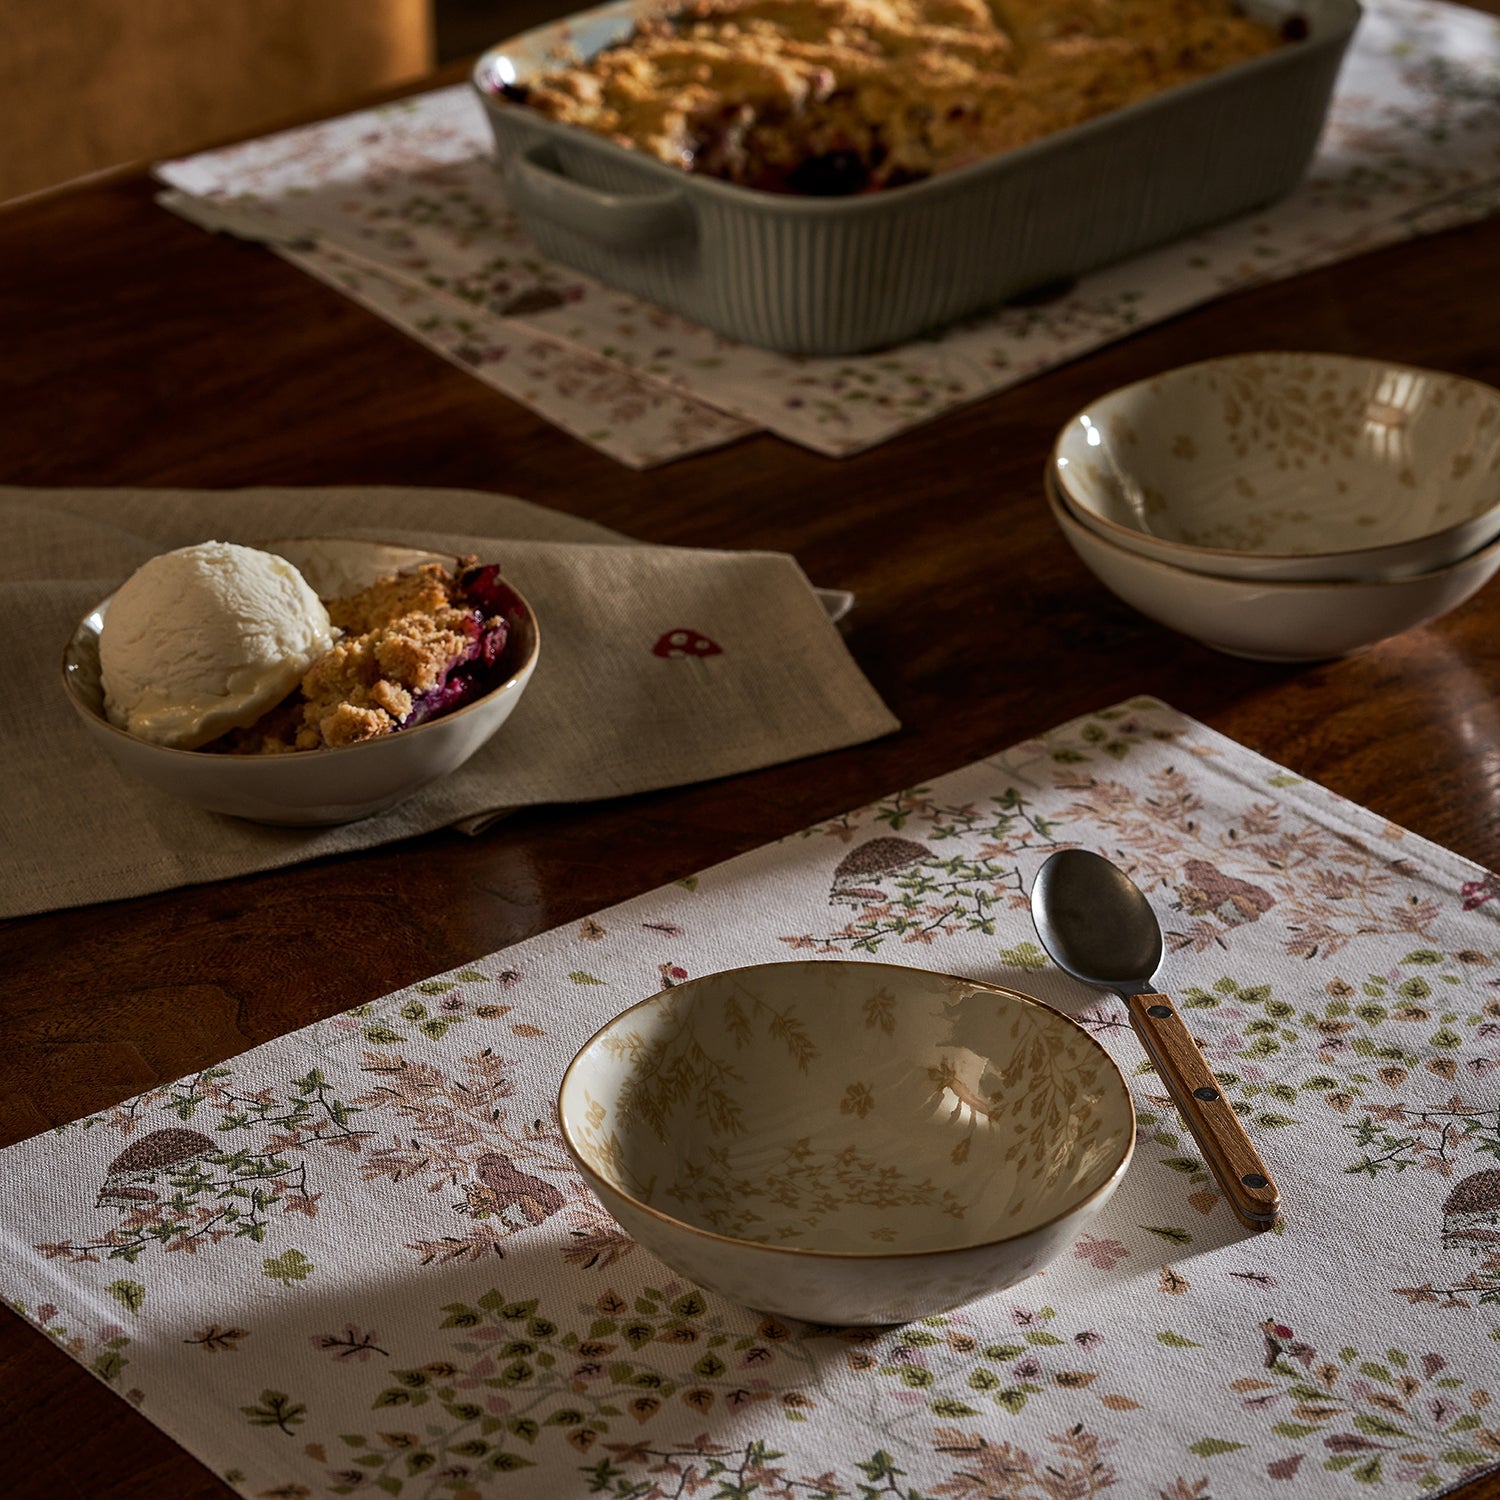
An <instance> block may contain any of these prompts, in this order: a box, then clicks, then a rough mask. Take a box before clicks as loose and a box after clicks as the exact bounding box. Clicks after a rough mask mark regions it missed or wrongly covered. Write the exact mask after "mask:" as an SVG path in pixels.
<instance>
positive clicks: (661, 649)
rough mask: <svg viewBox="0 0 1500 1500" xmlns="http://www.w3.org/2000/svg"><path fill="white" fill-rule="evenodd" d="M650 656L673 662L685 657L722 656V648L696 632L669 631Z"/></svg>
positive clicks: (653, 648) (654, 647)
mask: <svg viewBox="0 0 1500 1500" xmlns="http://www.w3.org/2000/svg"><path fill="white" fill-rule="evenodd" d="M651 654H652V655H653V656H662V657H666V658H668V659H669V660H675V659H677V658H680V657H686V656H722V655H723V654H724V648H723V647H722V646H721V645H719V643H718V642H717V641H711V640H709V638H708V637H707V636H706V635H699V633H698V632H697V631H696V630H669V631H667V633H666V634H665V635H663V636H662V637H661V639H660V640H658V641H657V643H656V644H655V645H654V646H653V647H652V648H651Z"/></svg>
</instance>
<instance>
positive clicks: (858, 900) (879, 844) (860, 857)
mask: <svg viewBox="0 0 1500 1500" xmlns="http://www.w3.org/2000/svg"><path fill="white" fill-rule="evenodd" d="M931 858H932V850H930V849H929V848H928V847H927V846H926V845H925V844H919V843H917V842H916V840H915V839H898V838H889V837H887V838H878V839H870V840H868V841H867V842H865V843H863V844H861V845H860V846H859V847H858V848H857V849H851V850H850V851H849V852H848V853H847V854H846V855H845V856H844V857H843V859H841V860H840V861H839V864H838V868H837V869H836V870H834V872H833V889H832V890H831V891H830V892H829V894H828V904H829V905H830V906H832V905H833V903H834V902H836V901H847V902H848V903H849V904H850V905H852V906H862V905H863V904H864V903H865V902H866V901H884V900H887V899H888V896H889V893H888V892H886V891H883V890H881V889H880V887H879V882H880V881H882V880H884V879H885V878H886V876H888V875H894V874H895V873H896V872H897V871H898V870H904V869H906V867H907V866H908V865H915V864H920V863H921V862H922V861H923V860H924V859H931Z"/></svg>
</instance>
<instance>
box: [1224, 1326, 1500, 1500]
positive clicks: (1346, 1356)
mask: <svg viewBox="0 0 1500 1500" xmlns="http://www.w3.org/2000/svg"><path fill="white" fill-rule="evenodd" d="M1259 1333H1260V1342H1261V1344H1262V1346H1263V1348H1264V1359H1263V1360H1262V1362H1261V1367H1262V1370H1263V1372H1264V1373H1263V1374H1262V1375H1256V1376H1246V1377H1242V1378H1241V1379H1237V1380H1235V1381H1233V1382H1231V1383H1230V1386H1229V1389H1230V1390H1233V1391H1235V1392H1236V1393H1237V1394H1238V1395H1239V1396H1240V1398H1241V1404H1242V1405H1243V1407H1244V1408H1245V1409H1246V1410H1247V1411H1250V1412H1252V1413H1254V1414H1255V1415H1256V1417H1257V1418H1258V1419H1259V1420H1261V1421H1263V1422H1265V1423H1266V1424H1267V1427H1268V1431H1269V1432H1270V1433H1271V1434H1273V1435H1274V1436H1276V1437H1278V1438H1280V1439H1282V1440H1284V1441H1285V1442H1289V1443H1292V1444H1294V1445H1295V1448H1296V1451H1295V1452H1294V1453H1290V1454H1284V1455H1282V1456H1280V1457H1279V1458H1277V1459H1276V1460H1273V1461H1272V1463H1271V1464H1270V1465H1269V1466H1268V1470H1267V1472H1268V1473H1270V1475H1271V1477H1272V1478H1287V1477H1290V1475H1292V1474H1294V1473H1295V1472H1296V1468H1297V1462H1296V1461H1298V1460H1300V1461H1305V1462H1307V1463H1319V1464H1321V1466H1322V1467H1323V1468H1324V1469H1326V1470H1329V1471H1331V1472H1333V1473H1344V1474H1347V1475H1348V1477H1349V1478H1351V1479H1354V1480H1357V1481H1359V1482H1360V1483H1363V1484H1379V1483H1382V1482H1383V1481H1385V1480H1387V1479H1389V1480H1392V1481H1393V1482H1395V1483H1396V1484H1398V1485H1400V1486H1403V1487H1404V1488H1405V1489H1406V1490H1407V1491H1409V1490H1410V1489H1411V1488H1413V1487H1415V1488H1418V1489H1437V1488H1440V1487H1443V1486H1447V1485H1450V1484H1455V1483H1458V1482H1460V1481H1462V1480H1463V1479H1466V1478H1469V1477H1472V1476H1473V1475H1475V1474H1478V1473H1480V1472H1481V1471H1483V1470H1484V1469H1486V1468H1490V1467H1492V1466H1494V1465H1495V1464H1496V1463H1497V1462H1500V1430H1497V1429H1496V1428H1495V1427H1494V1426H1490V1425H1486V1424H1487V1419H1488V1417H1489V1410H1490V1407H1491V1395H1490V1392H1489V1391H1488V1390H1486V1389H1484V1388H1482V1387H1479V1386H1475V1385H1473V1384H1471V1383H1470V1382H1469V1381H1468V1380H1466V1379H1465V1378H1464V1377H1462V1376H1460V1375H1456V1374H1453V1373H1450V1372H1449V1366H1448V1361H1447V1360H1446V1359H1445V1358H1444V1357H1443V1356H1442V1355H1441V1354H1438V1353H1436V1352H1432V1351H1428V1352H1426V1353H1422V1354H1420V1355H1418V1354H1409V1353H1407V1352H1406V1351H1405V1350H1402V1349H1399V1348H1388V1349H1385V1350H1384V1351H1381V1352H1379V1353H1376V1354H1371V1355H1368V1356H1367V1355H1363V1354H1361V1352H1360V1351H1359V1350H1357V1349H1355V1348H1352V1347H1348V1346H1345V1347H1343V1348H1341V1349H1339V1350H1338V1351H1337V1352H1336V1353H1334V1352H1331V1351H1320V1350H1318V1349H1317V1348H1315V1347H1314V1346H1313V1345H1312V1344H1311V1343H1309V1342H1308V1341H1307V1340H1306V1339H1305V1338H1303V1337H1301V1336H1299V1335H1298V1334H1297V1333H1296V1332H1294V1331H1293V1330H1292V1329H1291V1328H1289V1327H1288V1326H1286V1325H1285V1324H1283V1323H1278V1322H1277V1321H1276V1320H1275V1319H1268V1320H1267V1321H1266V1322H1264V1323H1262V1324H1261V1325H1260V1328H1259ZM1273 1419H1274V1420H1273Z"/></svg>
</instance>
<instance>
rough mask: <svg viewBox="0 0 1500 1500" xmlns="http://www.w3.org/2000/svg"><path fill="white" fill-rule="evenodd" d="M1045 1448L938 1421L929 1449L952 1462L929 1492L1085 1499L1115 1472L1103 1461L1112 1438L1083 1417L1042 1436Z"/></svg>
mask: <svg viewBox="0 0 1500 1500" xmlns="http://www.w3.org/2000/svg"><path fill="white" fill-rule="evenodd" d="M1047 1441H1048V1443H1050V1444H1051V1446H1052V1451H1051V1452H1050V1453H1042V1454H1034V1453H1031V1452H1028V1451H1027V1450H1026V1449H1024V1448H1021V1447H1019V1446H1017V1445H1016V1444H1013V1443H1008V1442H991V1441H990V1439H989V1438H987V1437H985V1436H984V1435H983V1434H982V1433H980V1432H965V1431H964V1430H963V1429H961V1428H957V1427H939V1428H938V1429H937V1431H936V1432H935V1434H934V1437H933V1447H934V1450H935V1451H936V1452H937V1453H939V1454H941V1455H942V1456H943V1457H944V1458H946V1459H948V1460H949V1461H950V1462H954V1461H956V1464H957V1466H956V1467H955V1468H954V1469H953V1471H952V1473H951V1474H950V1475H949V1477H948V1478H947V1479H945V1480H943V1481H942V1482H941V1483H939V1484H936V1485H934V1486H933V1487H932V1493H933V1494H934V1495H940V1496H951V1497H953V1500H990V1497H992V1496H996V1495H1004V1496H1005V1497H1006V1500H1088V1497H1091V1496H1094V1495H1098V1494H1101V1493H1102V1492H1103V1491H1104V1490H1107V1489H1109V1488H1111V1487H1112V1486H1113V1485H1114V1484H1115V1482H1116V1480H1117V1479H1118V1478H1119V1475H1118V1474H1117V1473H1116V1472H1115V1470H1114V1468H1113V1467H1111V1465H1110V1464H1109V1463H1108V1462H1107V1461H1106V1455H1107V1454H1108V1453H1109V1451H1110V1449H1112V1448H1113V1447H1114V1446H1115V1442H1116V1440H1115V1439H1114V1438H1106V1437H1100V1436H1099V1435H1098V1434H1097V1433H1093V1432H1090V1431H1089V1430H1088V1429H1087V1428H1086V1427H1084V1426H1083V1424H1082V1423H1078V1424H1076V1425H1075V1426H1073V1427H1070V1428H1068V1430H1067V1431H1066V1432H1060V1433H1052V1434H1049V1436H1048V1438H1047Z"/></svg>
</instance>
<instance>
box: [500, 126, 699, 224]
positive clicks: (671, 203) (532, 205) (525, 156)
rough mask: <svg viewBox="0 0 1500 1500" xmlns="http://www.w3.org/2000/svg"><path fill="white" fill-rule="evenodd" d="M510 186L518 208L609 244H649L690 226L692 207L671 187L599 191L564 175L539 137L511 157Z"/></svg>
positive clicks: (551, 151) (554, 154) (553, 151)
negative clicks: (647, 189)
mask: <svg viewBox="0 0 1500 1500" xmlns="http://www.w3.org/2000/svg"><path fill="white" fill-rule="evenodd" d="M510 192H511V197H512V199H513V200H514V201H515V204H516V207H517V208H518V209H520V210H521V212H522V213H528V212H529V213H533V214H538V215H540V216H542V217H545V218H548V219H551V220H552V221H553V222H554V223H556V224H561V225H563V226H564V227H565V228H567V229H572V230H576V231H577V232H578V233H579V234H585V235H588V236H589V238H591V239H596V240H602V241H604V242H605V243H606V244H610V245H619V246H623V247H637V246H643V245H653V244H657V243H659V242H660V241H662V240H668V239H675V238H677V237H678V236H681V235H687V234H691V233H692V229H693V211H692V209H691V207H689V205H688V202H687V200H686V198H685V197H684V196H683V195H682V194H681V193H680V192H678V191H677V190H676V189H675V188H668V189H667V190H666V191H664V192H657V193H606V192H603V191H601V190H600V189H598V188H592V187H589V186H588V185H587V184H586V183H582V182H579V181H578V180H577V179H576V178H573V177H569V176H567V175H566V174H565V173H564V171H563V169H562V167H561V165H560V164H559V162H558V160H557V154H556V152H555V150H554V149H553V148H552V147H551V146H550V145H548V144H546V143H544V142H538V143H537V144H535V145H532V146H529V147H527V149H526V150H524V151H522V152H520V153H519V154H518V155H517V156H515V157H513V158H512V159H511V164H510Z"/></svg>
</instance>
